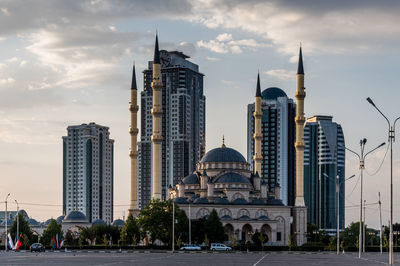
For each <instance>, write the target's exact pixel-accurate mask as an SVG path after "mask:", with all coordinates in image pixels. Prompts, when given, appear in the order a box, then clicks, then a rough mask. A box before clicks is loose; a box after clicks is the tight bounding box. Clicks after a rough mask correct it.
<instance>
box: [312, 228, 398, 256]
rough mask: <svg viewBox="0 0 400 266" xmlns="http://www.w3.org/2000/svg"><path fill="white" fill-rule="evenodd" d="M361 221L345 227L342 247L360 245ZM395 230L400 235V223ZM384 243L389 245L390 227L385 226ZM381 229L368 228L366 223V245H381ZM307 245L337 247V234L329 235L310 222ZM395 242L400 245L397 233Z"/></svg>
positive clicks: (354, 247)
mask: <svg viewBox="0 0 400 266" xmlns="http://www.w3.org/2000/svg"><path fill="white" fill-rule="evenodd" d="M359 230H360V223H359V222H355V223H351V224H350V225H349V226H348V227H346V228H345V230H344V231H343V232H341V233H340V243H341V244H340V246H341V249H357V248H358V246H359V240H358V239H359V232H360V231H359ZM393 231H394V232H398V233H397V235H400V224H398V223H396V224H393ZM382 232H383V234H382V245H383V247H385V248H387V247H388V239H389V229H388V228H387V227H384V228H383V230H382ZM379 233H380V232H379V230H375V229H372V228H368V227H367V225H365V246H366V247H367V246H379V245H380V237H379ZM307 242H308V243H307V245H309V246H321V247H326V248H328V249H332V250H333V249H336V235H335V236H329V235H328V234H327V233H326V232H325V231H320V230H318V228H317V226H316V225H314V224H308V226H307ZM394 244H395V246H396V245H399V246H400V237H399V238H396V233H395V237H394Z"/></svg>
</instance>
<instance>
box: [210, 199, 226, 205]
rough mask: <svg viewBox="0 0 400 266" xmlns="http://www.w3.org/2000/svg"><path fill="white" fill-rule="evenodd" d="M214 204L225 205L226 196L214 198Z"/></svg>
mask: <svg viewBox="0 0 400 266" xmlns="http://www.w3.org/2000/svg"><path fill="white" fill-rule="evenodd" d="M214 204H222V205H227V204H229V200H228V199H227V198H216V199H215V200H214Z"/></svg>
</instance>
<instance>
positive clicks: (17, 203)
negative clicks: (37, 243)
mask: <svg viewBox="0 0 400 266" xmlns="http://www.w3.org/2000/svg"><path fill="white" fill-rule="evenodd" d="M15 203H16V204H17V238H19V205H18V201H17V200H15Z"/></svg>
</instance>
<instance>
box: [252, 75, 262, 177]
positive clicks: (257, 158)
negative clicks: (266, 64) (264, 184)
mask: <svg viewBox="0 0 400 266" xmlns="http://www.w3.org/2000/svg"><path fill="white" fill-rule="evenodd" d="M261 105H262V98H261V88H260V73H259V74H258V75H257V89H256V99H255V107H254V114H253V115H254V136H253V137H254V156H253V160H254V174H257V173H258V174H259V175H261V162H262V154H261V140H262V133H261V118H262V106H261Z"/></svg>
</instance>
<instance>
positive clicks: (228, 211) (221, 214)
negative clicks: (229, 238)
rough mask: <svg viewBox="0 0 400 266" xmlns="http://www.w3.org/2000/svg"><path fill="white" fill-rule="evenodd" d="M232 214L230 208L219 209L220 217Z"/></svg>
mask: <svg viewBox="0 0 400 266" xmlns="http://www.w3.org/2000/svg"><path fill="white" fill-rule="evenodd" d="M224 216H230V217H232V212H231V211H230V210H229V209H226V208H225V209H222V210H220V211H219V217H224Z"/></svg>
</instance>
